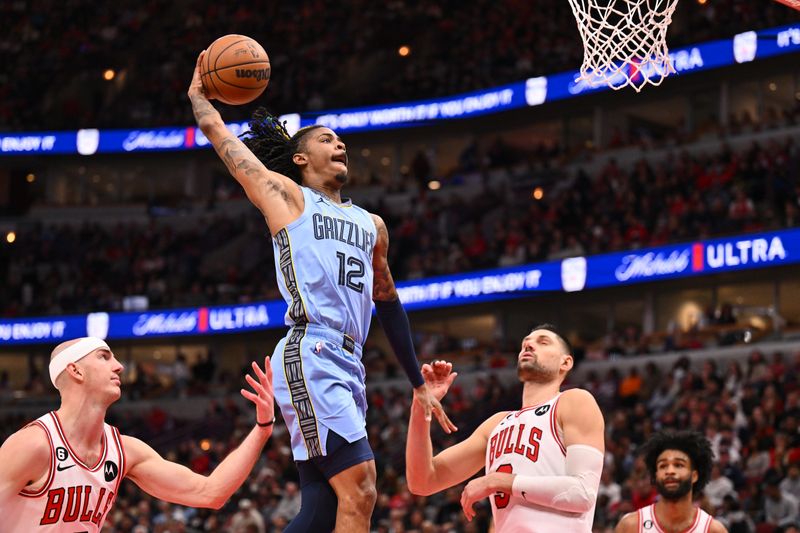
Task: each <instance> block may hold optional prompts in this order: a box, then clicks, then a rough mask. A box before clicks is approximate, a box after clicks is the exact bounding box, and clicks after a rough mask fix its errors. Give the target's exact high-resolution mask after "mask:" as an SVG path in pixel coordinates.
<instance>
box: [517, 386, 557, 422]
mask: <svg viewBox="0 0 800 533" xmlns="http://www.w3.org/2000/svg"><path fill="white" fill-rule="evenodd" d="M559 396H561V393H560V392H559V393H558V394H556V395H555V396H553V397H552V398H550V399H549V400H547V401H544V402H542V403H537V404H536V405H531V406H529V407H523V408H522V409H520V410H519V411H516V412H514V411H512V412H513V413H514V416H517V417H518V416H519V415H521V414H522V413H524V412H526V411H530V410H531V409H536V408H538V407H541V406H543V405H545V404H548V403H550V402H552V401H553V400H557V399H558V397H559Z"/></svg>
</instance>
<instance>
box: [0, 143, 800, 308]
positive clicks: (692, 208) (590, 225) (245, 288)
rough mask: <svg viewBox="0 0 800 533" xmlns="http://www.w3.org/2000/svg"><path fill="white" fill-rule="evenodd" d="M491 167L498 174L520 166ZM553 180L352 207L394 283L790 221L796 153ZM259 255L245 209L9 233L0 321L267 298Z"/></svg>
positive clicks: (648, 165)
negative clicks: (384, 232)
mask: <svg viewBox="0 0 800 533" xmlns="http://www.w3.org/2000/svg"><path fill="white" fill-rule="evenodd" d="M500 144H502V143H500ZM493 148H495V149H496V150H500V151H502V150H501V149H499V148H496V147H493ZM495 161H496V163H495V164H494V165H493V167H494V171H498V170H499V171H500V172H501V173H502V172H503V168H504V166H507V165H510V166H514V165H516V164H517V163H519V161H520V158H514V157H503V158H497V157H496V158H495ZM489 170H490V171H492V169H489ZM558 172H562V173H561V174H559V176H561V180H562V181H563V180H572V181H571V183H570V185H569V186H568V187H562V188H561V189H560V190H557V189H555V188H553V187H552V186H550V187H548V186H545V187H543V189H542V198H541V199H539V200H535V199H533V198H531V195H530V190H529V189H524V190H522V189H520V188H519V187H518V186H517V185H516V182H515V180H514V179H513V178H511V179H505V180H504V179H500V180H492V181H489V182H487V183H486V184H485V186H484V189H483V190H482V191H481V192H480V194H477V195H473V196H471V197H462V196H459V195H451V196H449V197H447V196H442V195H437V194H433V193H431V192H430V191H428V189H427V187H425V183H424V180H423V181H421V182H419V183H417V184H415V185H414V188H413V192H412V196H413V201H411V202H408V203H407V204H405V205H406V206H407V207H405V208H399V207H393V208H390V207H389V206H388V204H385V203H384V199H383V198H382V199H380V200H377V202H378V203H376V204H374V205H371V204H370V203H369V202H367V203H364V204H361V205H362V206H363V207H365V208H367V209H369V210H371V211H373V212H377V213H380V214H381V215H382V216H383V218H384V220H385V221H386V223H387V226H388V227H389V232H390V235H391V238H392V245H391V247H390V248H389V253H390V258H389V259H390V264H391V268H392V272H393V274H394V276H395V278H396V279H397V280H406V279H417V278H422V277H427V276H434V275H445V274H452V273H461V272H466V271H470V270H476V269H482V268H490V267H497V266H511V265H518V264H523V263H527V262H535V261H544V260H554V259H561V258H564V257H569V256H575V255H587V254H596V253H601V252H607V251H615V250H626V249H635V248H640V247H645V246H657V245H661V244H665V243H668V242H680V241H687V240H693V239H698V238H705V237H709V236H713V235H722V234H733V233H743V232H754V231H759V230H772V229H778V228H787V227H797V226H798V225H799V224H800V148H799V147H798V145H797V144H796V142H794V141H793V140H792V139H791V138H786V139H781V138H775V139H772V140H767V141H763V142H761V143H756V142H754V143H752V144H751V145H750V146H749V147H747V148H744V149H739V150H732V149H730V148H729V147H727V146H726V145H724V144H723V145H721V147H720V148H719V149H718V151H716V152H714V153H708V154H706V153H702V154H699V155H692V154H690V153H688V152H686V151H681V150H675V151H673V152H672V153H670V154H669V155H668V156H667V157H666V158H665V159H662V160H659V161H654V162H649V161H648V160H645V159H641V160H639V161H638V162H636V163H635V164H634V165H633V167H632V168H622V167H621V166H620V165H618V164H617V163H616V161H615V160H613V159H611V160H609V161H608V163H607V164H605V166H603V167H602V168H599V169H598V170H597V171H596V172H594V173H593V174H594V175H591V176H590V175H589V174H588V173H587V172H584V171H582V170H578V171H576V173H575V175H573V176H563V171H558ZM495 174H496V172H495ZM509 174H511V173H509ZM406 181H407V182H408V183H414V181H413V180H406ZM417 187H418V188H417ZM526 187H527V185H526ZM350 192H355V193H357V189H356V190H354V191H350ZM398 205H399V204H398ZM272 253H273V252H272V246H271V243H270V241H269V237H268V233H267V230H266V227H265V225H264V223H263V219H262V218H261V217H260V216H258V215H257V213H256V211H255V210H252V211H250V213H249V214H247V215H240V216H235V217H234V216H230V215H225V214H224V213H222V212H216V214H215V212H211V214H210V215H208V217H206V218H199V219H197V220H195V221H194V222H193V223H192V224H190V225H185V224H184V226H177V225H174V224H173V223H172V222H160V221H159V219H157V218H156V219H153V220H152V221H151V222H150V223H149V224H146V225H136V224H119V225H117V226H113V227H109V226H103V225H100V224H92V223H86V224H84V225H83V226H75V225H62V226H38V225H37V226H32V227H28V228H25V227H21V228H20V229H19V231H18V232H17V239H16V242H15V243H14V244H13V245H10V246H3V247H2V248H0V275H2V277H3V278H4V279H5V280H6V283H5V284H4V285H3V286H2V287H0V301H1V302H3V304H2V308H0V316H7V317H13V316H25V315H31V314H36V313H47V314H49V313H70V312H85V311H93V310H118V309H121V308H123V303H124V299H125V297H127V296H146V297H147V298H148V300H149V306H150V308H159V307H177V306H192V305H200V304H228V303H245V302H249V301H254V300H259V299H270V298H279V297H280V295H279V293H278V289H277V283H276V279H275V272H274V267H273V264H272V263H273V260H272Z"/></svg>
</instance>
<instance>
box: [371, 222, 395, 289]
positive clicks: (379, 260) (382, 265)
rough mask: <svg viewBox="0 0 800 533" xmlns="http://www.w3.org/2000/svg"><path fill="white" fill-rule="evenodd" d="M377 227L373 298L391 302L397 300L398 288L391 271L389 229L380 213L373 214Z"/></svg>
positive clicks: (373, 261)
mask: <svg viewBox="0 0 800 533" xmlns="http://www.w3.org/2000/svg"><path fill="white" fill-rule="evenodd" d="M372 221H373V222H374V223H375V229H377V230H378V235H377V238H376V239H375V249H374V250H373V252H372V269H373V270H374V272H375V278H374V281H373V284H372V300H373V301H376V302H391V301H393V300H397V299H398V296H397V289H395V287H394V279H392V273H391V272H390V271H389V231H388V230H387V229H386V223H385V222H384V221H383V219H382V218H381V217H379V216H378V215H374V214H373V215H372Z"/></svg>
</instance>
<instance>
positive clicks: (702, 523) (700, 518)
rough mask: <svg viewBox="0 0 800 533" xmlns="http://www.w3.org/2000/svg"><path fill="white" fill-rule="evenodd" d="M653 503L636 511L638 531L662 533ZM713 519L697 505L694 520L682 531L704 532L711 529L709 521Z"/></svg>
mask: <svg viewBox="0 0 800 533" xmlns="http://www.w3.org/2000/svg"><path fill="white" fill-rule="evenodd" d="M655 505H656V504H651V505H648V506H647V507H642V508H641V509H639V510H638V511H636V513H637V514H638V517H637V518H638V520H639V528H638V531H639V533H664V531H665V530H664V528H663V527H661V524H659V523H658V519H657V518H656V509H655ZM713 521H714V518H713V517H712V516H711V515H710V514H708V513H707V512H705V511H703V510H702V509H700V508H699V507H698V508H697V514H695V517H694V522H693V523H692V525H691V526H690V527H689V528H688V529H684V530H683V533H706V532H707V531H708V530H709V529H711V522H713Z"/></svg>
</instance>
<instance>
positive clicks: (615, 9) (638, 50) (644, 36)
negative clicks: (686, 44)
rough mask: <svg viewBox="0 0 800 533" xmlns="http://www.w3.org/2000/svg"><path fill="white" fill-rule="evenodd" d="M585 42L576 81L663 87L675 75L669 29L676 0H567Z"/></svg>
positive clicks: (639, 87)
mask: <svg viewBox="0 0 800 533" xmlns="http://www.w3.org/2000/svg"><path fill="white" fill-rule="evenodd" d="M569 3H570V6H572V12H573V13H574V14H575V20H576V21H577V22H578V30H580V33H581V39H582V40H583V47H584V55H583V64H582V65H581V75H580V77H578V79H577V80H576V81H578V82H580V81H584V82H586V83H588V84H590V85H591V86H597V85H602V84H606V85H608V86H610V87H611V88H612V89H622V88H623V87H628V86H630V87H633V88H634V89H636V91H637V92H638V91H640V90H642V88H643V87H644V86H645V85H647V84H648V83H649V84H651V85H660V84H661V82H662V81H664V78H665V77H667V76H668V75H669V74H670V73H671V72H675V69H674V68H673V67H672V62H671V61H670V59H669V52H668V50H667V27H668V26H669V24H670V22H672V13H673V12H674V11H675V6H677V5H678V0H569Z"/></svg>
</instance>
